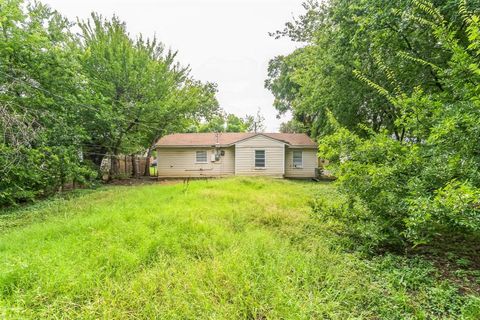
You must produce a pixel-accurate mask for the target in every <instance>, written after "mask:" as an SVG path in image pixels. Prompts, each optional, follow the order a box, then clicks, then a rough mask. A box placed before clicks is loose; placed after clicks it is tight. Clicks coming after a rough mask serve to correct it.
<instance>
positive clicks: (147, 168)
mask: <svg viewBox="0 0 480 320" xmlns="http://www.w3.org/2000/svg"><path fill="white" fill-rule="evenodd" d="M151 156H152V148H148V152H147V158H146V159H145V168H144V171H143V175H144V176H145V177H150V157H151Z"/></svg>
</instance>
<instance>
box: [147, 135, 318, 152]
mask: <svg viewBox="0 0 480 320" xmlns="http://www.w3.org/2000/svg"><path fill="white" fill-rule="evenodd" d="M256 135H264V136H267V137H270V138H272V139H275V140H279V141H282V142H285V143H286V144H288V145H290V146H296V147H300V146H301V147H306V148H316V147H317V144H316V143H315V142H314V141H313V140H312V139H310V138H309V137H308V136H307V135H306V134H303V133H233V132H222V133H213V132H212V133H176V134H170V135H168V136H165V137H163V138H161V139H160V140H158V141H157V144H156V146H157V147H187V146H192V147H193V146H197V147H198V146H215V145H219V146H222V147H225V146H231V145H234V144H235V143H237V142H239V141H241V140H245V139H248V138H251V137H254V136H256Z"/></svg>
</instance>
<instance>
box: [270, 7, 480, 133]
mask: <svg viewBox="0 0 480 320" xmlns="http://www.w3.org/2000/svg"><path fill="white" fill-rule="evenodd" d="M459 2H461V1H460V0H453V1H443V0H437V1H435V4H436V5H437V7H438V10H437V9H435V10H434V11H435V12H434V14H435V17H438V14H439V13H441V14H442V15H443V16H445V19H444V20H445V21H449V22H451V28H452V31H453V32H455V33H456V34H457V39H458V42H459V44H462V45H466V43H467V41H468V37H472V36H471V35H470V36H468V35H467V32H466V31H467V29H466V28H464V27H463V25H464V24H463V17H462V13H460V12H459V10H458V4H459ZM422 3H423V2H422ZM479 5H480V3H479V1H478V0H470V1H468V3H467V4H465V6H464V7H465V10H464V11H466V12H468V10H470V8H478V7H479ZM304 7H305V9H306V10H305V14H303V15H301V16H300V17H299V18H296V19H294V21H293V22H289V23H287V24H286V28H285V30H283V31H281V32H277V33H276V34H275V35H276V36H277V37H279V36H287V37H290V38H291V39H292V40H294V41H301V42H303V43H305V44H306V45H304V46H302V47H301V48H299V49H297V50H295V51H294V52H293V53H291V54H289V55H287V56H279V57H275V58H274V59H272V60H271V62H270V65H269V69H268V79H267V81H266V87H267V88H268V89H269V90H270V91H271V92H272V93H273V95H274V96H275V102H274V106H275V107H276V109H277V110H278V112H279V113H280V114H283V113H285V112H287V111H291V112H292V114H293V118H294V119H295V120H296V121H298V122H300V123H302V124H303V126H304V128H305V130H306V132H307V133H309V134H310V135H312V136H313V137H321V136H324V135H328V134H330V133H332V131H333V129H332V128H331V127H330V126H329V123H328V121H327V120H328V117H327V110H330V111H331V112H332V114H333V115H334V116H335V118H336V119H337V120H338V121H339V123H340V124H341V125H342V126H343V127H345V128H347V129H348V130H351V131H353V132H354V133H356V134H358V135H360V136H361V137H366V136H368V134H369V132H368V131H365V130H364V129H365V128H364V126H367V127H368V128H370V129H371V130H373V131H374V132H381V131H383V130H387V131H388V132H389V133H390V134H392V135H394V136H395V138H396V139H398V140H401V139H402V138H403V137H404V135H402V130H403V127H402V126H401V125H400V124H398V123H397V122H396V120H397V119H398V117H399V114H398V110H397V106H396V105H395V104H394V101H391V100H390V99H388V96H386V95H385V93H387V92H388V93H389V95H391V94H394V95H397V94H398V93H400V92H401V93H405V94H407V95H411V94H412V92H414V91H415V88H416V87H418V86H421V88H422V89H423V91H424V92H425V94H430V93H432V94H434V93H440V92H442V91H443V90H444V84H442V83H441V81H440V80H439V76H440V75H439V68H440V69H441V68H445V67H447V66H448V63H449V61H450V57H451V51H450V50H448V48H445V47H443V46H441V45H439V42H438V39H437V38H435V37H434V36H432V32H428V31H427V30H428V28H430V27H431V24H428V23H426V22H428V21H429V20H428V19H429V15H430V13H429V11H428V10H426V11H425V10H417V6H416V5H415V4H414V3H413V2H412V1H410V0H399V1H383V0H353V1H352V0H332V1H328V2H324V1H307V2H306V3H305V4H304ZM424 7H428V6H427V5H424ZM428 8H429V7H428ZM432 10H433V9H432ZM430 11H431V10H430ZM412 17H415V19H413V18H412ZM469 28H470V27H469ZM470 33H471V32H470ZM406 57H408V59H407V58H406ZM419 62H421V63H419ZM355 75H356V76H355ZM362 78H363V79H364V80H365V79H368V81H370V84H375V86H376V87H375V86H371V85H365V83H364V81H362V80H361V79H362ZM378 89H381V90H383V91H384V92H383V93H384V94H378ZM390 93H391V94H390ZM359 124H361V125H362V126H359Z"/></svg>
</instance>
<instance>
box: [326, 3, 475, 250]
mask: <svg viewBox="0 0 480 320" xmlns="http://www.w3.org/2000/svg"><path fill="white" fill-rule="evenodd" d="M462 12H463V17H464V21H465V25H466V30H467V33H466V35H467V38H468V40H466V42H464V41H463V39H462V38H459V35H458V33H457V32H456V29H455V26H454V25H453V24H448V23H447V22H446V18H444V17H443V16H442V15H441V13H440V11H439V10H437V9H436V8H435V7H434V6H433V5H431V4H429V3H426V2H423V1H418V2H415V3H414V10H413V12H412V14H417V16H414V15H413V16H408V19H413V20H414V21H421V22H422V24H424V25H425V26H426V27H428V28H429V29H428V30H429V32H430V34H431V35H432V37H433V38H435V39H436V41H437V42H438V44H439V46H441V47H440V48H439V49H438V50H439V51H441V52H448V55H449V57H450V59H449V61H448V63H447V65H446V66H445V67H443V68H441V69H438V70H437V71H436V72H437V73H438V82H439V84H441V87H442V90H441V91H439V92H431V91H430V90H429V89H428V85H427V84H422V85H421V86H418V87H417V88H415V89H414V90H412V91H411V93H403V92H400V91H398V92H397V91H396V90H394V89H393V90H389V89H387V88H385V87H383V86H381V85H379V84H378V83H375V82H374V81H372V80H371V79H368V78H367V77H364V76H363V75H362V76H361V78H362V81H363V82H365V83H366V84H367V85H368V86H370V87H371V88H372V89H373V90H375V91H377V92H378V93H379V94H380V95H382V96H385V97H388V98H387V100H388V101H389V103H391V104H392V106H393V108H394V109H395V113H396V118H395V122H394V124H395V126H396V127H397V128H399V129H401V131H399V132H401V134H400V137H401V139H394V137H395V136H396V135H393V134H392V132H391V131H389V130H387V129H385V130H383V131H379V132H376V131H374V130H372V128H371V127H370V126H368V127H367V126H366V125H365V126H363V130H364V132H368V134H367V135H366V136H364V137H362V136H360V135H358V134H356V133H354V132H352V131H351V130H348V128H345V127H344V126H342V125H340V124H339V123H338V122H337V123H336V122H335V120H334V121H331V122H332V123H333V124H332V125H331V127H332V128H334V133H333V134H331V135H329V136H327V137H325V138H324V139H322V140H321V147H320V154H321V156H324V157H326V158H328V159H330V160H332V169H333V170H334V173H335V175H337V176H338V178H339V179H338V183H339V185H340V187H341V189H342V190H343V192H344V193H345V194H347V195H348V201H349V202H351V203H355V202H359V205H360V206H361V207H362V208H364V209H363V210H360V212H361V213H360V216H363V217H364V218H365V220H367V221H368V222H369V223H370V222H371V223H372V224H373V225H377V227H378V228H377V232H376V234H375V236H374V237H371V239H370V240H369V244H370V245H371V246H373V247H374V246H391V247H393V248H398V247H399V246H400V247H401V246H404V245H406V244H410V243H411V244H414V245H419V244H425V243H429V242H432V241H434V240H435V239H437V238H438V237H442V236H446V235H449V234H456V235H464V236H468V235H478V234H479V231H480V173H479V170H478V168H479V167H480V153H479V149H478V146H479V145H480V108H479V106H480V104H479V100H478V92H479V91H478V88H479V86H480V77H479V76H480V75H479V73H478V71H477V70H479V69H480V60H479V59H478V55H477V54H476V53H475V52H474V50H472V48H476V47H477V46H478V43H477V42H478V41H479V40H480V39H479V38H478V37H477V36H476V35H477V34H478V26H479V19H478V17H477V16H476V15H472V14H468V13H466V12H465V10H463V11H462ZM420 14H425V15H426V17H423V18H421V19H420V20H419V18H416V17H418V16H419V15H420ZM380 70H381V72H382V73H385V72H390V71H385V70H384V69H383V68H380ZM400 71H401V69H400V68H399V70H398V72H400ZM392 72H393V71H392ZM388 77H389V78H390V79H393V78H394V77H395V73H391V75H389V76H388ZM368 129H370V131H367V130H368ZM318 211H321V209H319V210H318ZM341 211H342V209H341V210H336V212H337V213H338V214H339V215H340V216H341V215H343V214H344V213H342V212H341ZM357 227H358V226H354V224H352V228H353V229H355V228H357ZM352 233H354V232H352Z"/></svg>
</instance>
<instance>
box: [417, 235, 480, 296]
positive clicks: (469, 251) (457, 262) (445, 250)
mask: <svg viewBox="0 0 480 320" xmlns="http://www.w3.org/2000/svg"><path fill="white" fill-rule="evenodd" d="M432 243H435V245H430V246H423V247H419V248H416V249H414V250H412V251H411V252H409V255H412V256H414V255H417V256H421V257H423V258H425V259H427V260H429V261H431V262H432V263H433V264H434V266H435V267H436V268H437V270H438V271H439V272H440V274H441V278H443V279H448V280H450V281H452V282H454V283H455V284H457V285H458V286H459V288H460V290H461V291H462V293H464V294H468V293H475V294H480V239H478V238H475V239H472V238H468V239H467V238H458V237H452V238H443V239H437V240H436V241H433V242H432Z"/></svg>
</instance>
